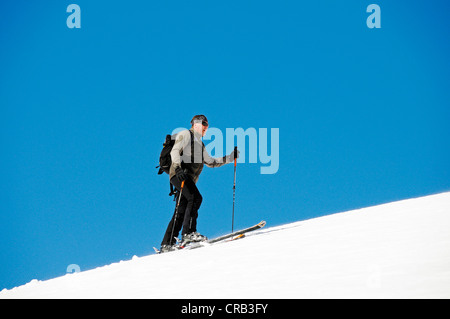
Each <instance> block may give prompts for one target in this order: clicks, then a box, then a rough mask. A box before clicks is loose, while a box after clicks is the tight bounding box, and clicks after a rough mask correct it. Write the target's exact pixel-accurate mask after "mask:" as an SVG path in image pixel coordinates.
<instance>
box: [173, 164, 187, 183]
mask: <svg viewBox="0 0 450 319" xmlns="http://www.w3.org/2000/svg"><path fill="white" fill-rule="evenodd" d="M175 174H176V175H177V178H178V180H179V181H180V182H183V181H185V180H186V177H187V176H186V173H185V172H184V170H183V169H182V168H181V167H177V168H176V169H175Z"/></svg>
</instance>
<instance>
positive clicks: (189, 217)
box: [161, 115, 239, 252]
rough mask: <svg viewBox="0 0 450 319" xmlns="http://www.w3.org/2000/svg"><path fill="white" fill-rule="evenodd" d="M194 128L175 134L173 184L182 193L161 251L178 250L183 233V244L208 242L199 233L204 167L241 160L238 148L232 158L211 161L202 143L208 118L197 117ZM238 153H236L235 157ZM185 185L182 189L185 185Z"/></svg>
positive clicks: (172, 156)
mask: <svg viewBox="0 0 450 319" xmlns="http://www.w3.org/2000/svg"><path fill="white" fill-rule="evenodd" d="M191 125H192V127H191V128H190V129H189V130H185V131H181V132H180V133H178V134H177V135H176V139H175V144H174V145H173V148H172V151H171V152H170V156H171V158H172V165H171V166H170V171H169V175H170V183H171V184H172V185H173V186H174V187H175V188H176V189H177V190H178V192H179V194H180V193H181V199H180V200H179V204H178V207H177V209H176V211H175V213H174V215H173V217H172V219H171V221H170V223H169V225H168V226H167V230H166V233H165V235H164V238H163V241H162V243H161V252H167V251H171V250H174V249H176V245H175V244H176V238H178V234H179V232H180V230H181V228H183V231H182V243H183V244H187V243H189V242H199V241H205V240H207V238H206V237H205V236H203V235H200V234H199V233H198V232H197V217H198V210H199V208H200V205H201V204H202V200H203V198H202V195H201V194H200V192H199V190H198V188H197V186H196V183H197V181H198V178H199V176H200V174H201V172H202V170H203V165H204V164H206V166H208V167H220V166H222V165H224V164H228V163H232V162H233V161H234V158H235V156H236V158H238V157H239V151H237V149H235V151H233V152H232V153H231V154H230V155H228V156H224V157H223V158H212V157H211V156H210V155H209V154H208V152H207V151H206V148H205V145H204V144H203V142H202V137H203V136H205V134H206V131H207V129H208V119H207V118H206V116H204V115H196V116H194V117H193V118H192V120H191ZM235 152H236V154H235ZM183 182H184V186H183V189H182V186H181V185H182V183H183Z"/></svg>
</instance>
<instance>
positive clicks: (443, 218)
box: [0, 193, 450, 298]
mask: <svg viewBox="0 0 450 319" xmlns="http://www.w3.org/2000/svg"><path fill="white" fill-rule="evenodd" d="M0 298H450V193H442V194H438V195H433V196H427V197H422V198H417V199H410V200H404V201H399V202H394V203H389V204H384V205H380V206H374V207H369V208H364V209H358V210H354V211H349V212H345V213H340V214H334V215H329V216H325V217H321V218H316V219H311V220H306V221H301V222H297V223H292V224H287V225H283V226H279V227H272V228H266V229H262V230H261V231H258V232H256V233H254V234H252V235H251V236H248V237H247V238H245V239H242V240H237V241H234V242H229V243H222V244H216V245H213V246H209V247H205V248H201V249H196V250H191V251H178V252H172V253H167V254H163V255H151V256H146V257H142V258H138V257H133V259H132V260H129V261H122V262H119V263H115V264H112V265H109V266H105V267H101V268H97V269H94V270H89V271H85V272H80V273H76V274H68V275H66V276H63V277H60V278H56V279H52V280H48V281H42V282H41V281H37V280H33V281H31V282H30V283H28V284H27V285H24V286H21V287H18V288H14V289H12V290H3V291H2V292H0Z"/></svg>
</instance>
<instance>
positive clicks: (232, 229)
mask: <svg viewBox="0 0 450 319" xmlns="http://www.w3.org/2000/svg"><path fill="white" fill-rule="evenodd" d="M236 160H237V146H235V147H234V182H233V214H232V215H231V232H232V233H233V232H234V202H235V200H236Z"/></svg>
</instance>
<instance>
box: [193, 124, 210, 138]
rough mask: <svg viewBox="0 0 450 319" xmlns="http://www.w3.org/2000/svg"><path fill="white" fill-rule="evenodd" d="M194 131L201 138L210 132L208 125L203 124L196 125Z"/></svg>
mask: <svg viewBox="0 0 450 319" xmlns="http://www.w3.org/2000/svg"><path fill="white" fill-rule="evenodd" d="M194 130H195V131H196V132H197V133H198V134H200V135H201V136H205V134H206V131H207V130H208V125H203V124H202V123H195V124H194Z"/></svg>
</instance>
